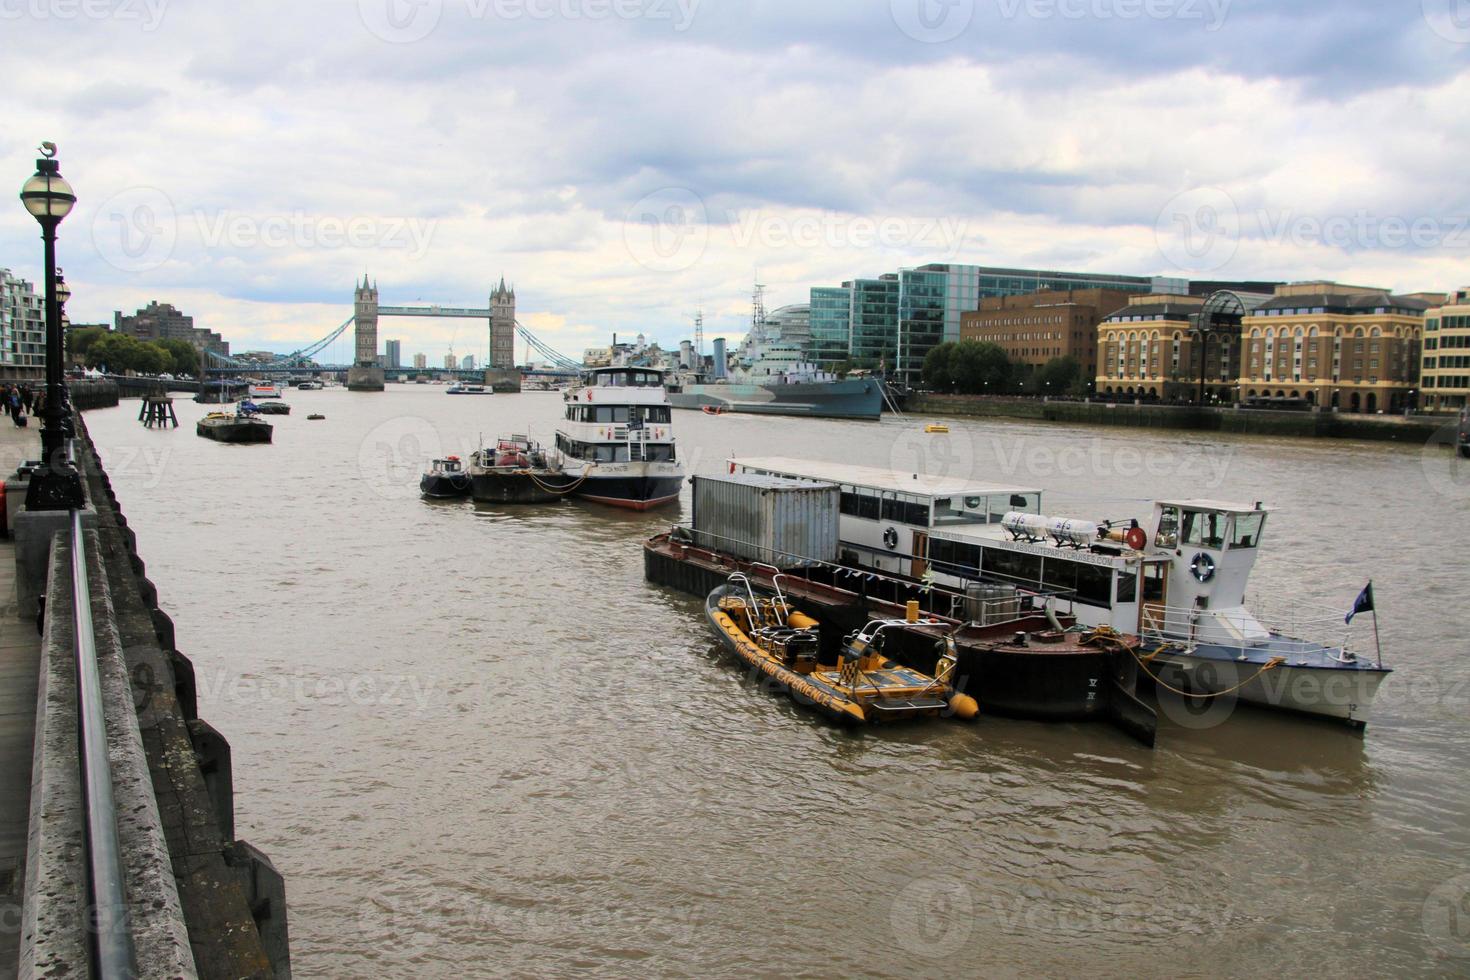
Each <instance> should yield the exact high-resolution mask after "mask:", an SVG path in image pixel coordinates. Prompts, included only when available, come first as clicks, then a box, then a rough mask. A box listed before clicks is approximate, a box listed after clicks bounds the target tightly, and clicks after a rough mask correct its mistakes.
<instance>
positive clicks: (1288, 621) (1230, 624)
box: [1139, 603, 1358, 663]
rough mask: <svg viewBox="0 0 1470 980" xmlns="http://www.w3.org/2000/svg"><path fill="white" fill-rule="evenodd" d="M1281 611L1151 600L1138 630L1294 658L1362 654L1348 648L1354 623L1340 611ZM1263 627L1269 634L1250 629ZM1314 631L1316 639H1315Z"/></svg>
mask: <svg viewBox="0 0 1470 980" xmlns="http://www.w3.org/2000/svg"><path fill="white" fill-rule="evenodd" d="M1278 612H1279V615H1278V616H1272V615H1261V614H1259V613H1257V612H1255V611H1253V610H1246V611H1239V610H1209V609H1197V608H1194V607H1189V606H1161V605H1158V604H1157V603H1147V604H1145V606H1144V608H1143V613H1142V619H1141V622H1140V629H1139V632H1140V633H1141V634H1142V636H1143V638H1144V639H1145V640H1149V641H1153V642H1156V643H1161V644H1162V643H1167V644H1174V645H1178V646H1182V647H1185V648H1186V649H1193V648H1194V647H1195V646H1198V645H1200V644H1204V645H1207V646H1211V647H1220V648H1222V649H1225V650H1230V651H1234V652H1235V653H1236V654H1237V655H1238V656H1244V655H1246V654H1247V653H1269V654H1271V655H1272V656H1282V657H1286V658H1287V659H1288V660H1290V661H1292V662H1296V661H1298V660H1302V659H1307V658H1311V657H1317V656H1321V657H1324V658H1326V659H1328V660H1333V661H1336V662H1338V663H1353V662H1355V661H1356V660H1357V659H1358V655H1357V654H1356V653H1355V652H1354V651H1353V650H1352V649H1350V641H1351V639H1352V635H1351V634H1352V631H1351V628H1350V627H1348V626H1346V625H1345V624H1344V623H1343V621H1342V616H1341V615H1332V616H1323V615H1321V611H1320V610H1317V609H1312V610H1310V612H1303V611H1301V610H1296V611H1292V610H1290V609H1286V610H1280V611H1278ZM1259 629H1265V630H1266V631H1267V632H1268V634H1269V636H1265V637H1262V636H1259V635H1252V634H1253V633H1255V632H1256V631H1257V630H1259ZM1314 637H1315V639H1314Z"/></svg>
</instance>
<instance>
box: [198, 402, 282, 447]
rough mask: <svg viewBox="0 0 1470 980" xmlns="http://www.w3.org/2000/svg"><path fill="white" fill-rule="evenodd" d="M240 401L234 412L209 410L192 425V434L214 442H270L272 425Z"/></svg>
mask: <svg viewBox="0 0 1470 980" xmlns="http://www.w3.org/2000/svg"><path fill="white" fill-rule="evenodd" d="M253 409H254V406H251V405H250V403H249V402H242V403H241V405H240V407H239V408H237V409H236V410H235V411H234V412H210V413H209V414H208V415H206V416H204V418H202V419H200V420H199V421H198V422H197V423H196V424H195V426H194V434H195V435H198V436H202V437H203V438H205V439H213V440H214V441H215V442H270V441H271V431H272V426H271V424H270V423H269V422H267V421H266V420H265V419H263V418H261V417H259V416H258V415H256V414H255V412H254V411H253Z"/></svg>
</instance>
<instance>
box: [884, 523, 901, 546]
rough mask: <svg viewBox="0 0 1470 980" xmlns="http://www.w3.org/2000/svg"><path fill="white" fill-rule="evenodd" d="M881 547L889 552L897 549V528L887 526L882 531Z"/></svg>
mask: <svg viewBox="0 0 1470 980" xmlns="http://www.w3.org/2000/svg"><path fill="white" fill-rule="evenodd" d="M883 545H884V547H886V548H887V549H888V550H889V551H892V550H893V549H895V548H897V547H898V528H896V527H892V526H889V527H886V528H884V529H883Z"/></svg>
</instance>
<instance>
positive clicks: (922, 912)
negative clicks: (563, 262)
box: [87, 386, 1470, 978]
mask: <svg viewBox="0 0 1470 980" xmlns="http://www.w3.org/2000/svg"><path fill="white" fill-rule="evenodd" d="M287 397H288V400H289V401H290V402H291V404H292V405H293V406H294V412H293V414H292V415H291V416H289V417H277V418H274V419H272V421H273V423H274V424H275V426H276V428H275V442H274V444H273V445H271V446H226V445H220V444H217V443H214V442H210V441H208V440H204V439H200V438H197V437H196V436H195V435H194V433H193V431H192V430H193V423H194V419H195V418H197V417H198V416H199V415H200V414H201V413H202V412H203V411H204V410H205V409H204V407H203V406H198V405H195V404H193V403H191V402H188V401H183V400H181V401H180V402H179V403H178V405H177V408H178V413H179V418H180V421H181V423H182V427H181V428H179V429H177V430H170V431H156V430H153V431H150V430H146V429H144V428H143V427H142V426H141V425H140V424H139V423H138V422H137V421H136V416H137V403H136V402H135V401H127V402H124V403H123V404H122V406H120V407H119V408H116V409H104V410H98V411H93V412H89V413H88V414H87V424H88V426H89V428H90V430H91V433H92V435H93V437H94V440H95V442H96V444H97V447H98V450H99V452H100V453H101V455H102V457H103V460H104V463H105V465H106V466H107V468H108V471H109V473H110V474H111V477H112V481H113V485H114V487H115V488H116V491H117V493H118V496H119V498H120V501H121V504H122V507H123V510H124V512H125V513H126V515H127V517H128V520H129V523H130V525H131V526H132V527H133V528H134V529H135V530H136V531H137V533H138V539H139V551H140V553H141V554H142V556H143V558H144V559H145V561H146V562H147V564H148V573H149V575H150V576H151V577H152V579H153V580H154V582H155V583H156V584H157V585H158V588H159V592H160V597H161V604H162V606H163V607H164V609H165V610H166V611H167V612H168V613H169V614H170V615H171V616H172V617H173V618H174V621H175V623H176V624H177V627H178V638H179V644H180V646H181V648H182V649H183V651H184V653H186V654H187V655H188V656H189V657H191V658H192V660H193V662H194V665H195V668H196V671H197V674H198V684H199V702H200V703H199V709H200V714H201V716H202V717H204V718H205V719H206V720H208V721H209V722H210V723H211V724H212V725H213V726H214V727H216V728H217V729H219V731H220V732H221V733H222V734H223V735H224V736H225V737H226V738H228V739H229V740H230V743H231V745H232V747H233V751H234V780H235V806H236V819H237V833H238V835H239V836H240V837H242V838H244V839H247V840H249V841H251V842H252V843H254V844H255V845H256V846H258V847H260V848H261V849H263V850H264V851H265V852H266V853H267V854H269V855H270V856H271V858H272V859H273V861H274V862H275V864H276V866H277V867H278V868H279V869H280V870H281V871H282V872H283V873H284V875H285V877H286V887H287V896H288V904H289V909H290V913H289V914H290V929H291V939H292V962H293V967H294V970H295V974H296V976H298V977H346V976H369V975H371V976H384V977H410V976H412V977H456V978H457V977H463V976H481V975H511V974H515V975H527V974H543V975H544V974H567V973H572V972H584V973H587V974H596V975H617V976H670V975H686V976H689V975H700V976H744V975H752V974H764V975H772V974H778V973H779V974H782V975H793V976H795V975H837V974H846V975H859V976H872V975H895V974H916V975H924V976H953V975H957V974H973V973H983V974H985V975H990V976H1016V975H1038V974H1039V975H1075V974H1081V973H1094V972H1100V973H1103V974H1120V975H1121V974H1130V975H1139V976H1173V975H1179V974H1189V975H1227V974H1254V975H1260V974H1279V975H1287V974H1292V973H1305V972H1308V971H1310V972H1312V973H1318V974H1322V975H1355V976H1363V975H1387V974H1398V975H1464V974H1465V973H1466V972H1467V971H1470V820H1467V804H1470V737H1467V735H1470V720H1467V719H1470V710H1467V708H1470V643H1467V640H1466V622H1465V620H1466V616H1467V602H1466V600H1467V596H1470V589H1467V586H1466V574H1465V571H1464V562H1465V557H1466V555H1467V554H1470V467H1466V468H1465V469H1461V468H1460V467H1459V466H1458V465H1456V464H1454V463H1452V462H1451V460H1450V457H1449V454H1448V453H1447V452H1445V451H1444V450H1442V449H1421V448H1420V447H1418V446H1411V447H1404V446H1395V445H1388V444H1367V443H1350V442H1338V441H1327V440H1322V441H1304V440H1285V439H1263V438H1256V437H1231V436H1220V435H1216V434H1208V435H1206V434H1196V433H1181V432H1152V431H1141V430H1133V429H1106V428H1098V429H1075V428H1067V427H1062V426H1052V425H1046V424H1041V423H1028V422H1017V421H986V420H950V425H951V429H952V432H951V434H950V435H949V436H947V437H940V436H929V435H924V434H922V433H921V432H920V431H919V430H920V428H921V427H922V420H919V419H915V418H906V419H901V420H900V419H892V418H885V420H884V421H883V422H881V423H859V422H839V421H820V420H804V419H802V420H798V419H758V418H752V417H744V416H724V417H709V416H704V415H701V414H699V413H690V412H678V413H675V417H674V421H675V425H676V428H677V430H678V433H679V439H680V444H681V452H682V454H683V455H684V457H685V459H686V463H687V464H688V465H689V467H690V468H691V470H692V471H697V472H716V471H719V470H720V469H721V468H722V467H723V460H724V459H725V458H726V457H727V456H729V455H738V454H747V455H749V454H762V455H767V454H777V453H779V454H782V455H792V456H806V457H810V458H814V459H830V460H840V461H846V462H859V463H867V464H869V465H878V466H888V465H893V466H897V467H899V468H901V469H904V470H912V469H914V468H915V466H916V465H922V466H924V467H925V468H926V469H928V470H930V471H940V470H943V471H945V472H948V473H950V474H954V475H967V474H968V475H974V476H975V477H977V478H978V479H980V480H983V481H985V482H999V481H1002V480H1005V481H1010V480H1020V481H1024V482H1027V483H1031V484H1034V485H1038V486H1042V487H1045V488H1046V495H1045V497H1044V498H1043V504H1044V507H1043V509H1044V510H1046V511H1048V512H1050V513H1059V514H1065V515H1069V516H1073V515H1079V516H1097V517H1107V518H1115V517H1128V516H1139V517H1143V516H1145V514H1146V513H1147V508H1148V502H1149V501H1150V500H1151V499H1153V498H1155V497H1170V496H1177V497H1205V496H1208V497H1217V498H1226V499H1238V500H1247V501H1255V500H1262V501H1265V503H1266V505H1267V506H1268V507H1270V508H1272V510H1273V515H1272V517H1271V519H1270V521H1269V522H1268V525H1267V528H1266V535H1265V540H1264V548H1263V551H1262V555H1261V559H1260V562H1259V564H1258V565H1257V568H1256V571H1255V573H1254V577H1253V580H1252V584H1253V590H1264V591H1268V592H1272V593H1290V594H1300V595H1303V596H1306V597H1308V598H1310V599H1312V600H1314V601H1320V602H1323V603H1327V604H1331V605H1334V606H1338V607H1341V608H1342V609H1343V610H1344V611H1346V609H1347V608H1348V607H1349V606H1350V604H1351V602H1352V599H1353V597H1354V596H1356V595H1357V593H1358V590H1359V589H1361V588H1362V586H1363V584H1364V582H1366V581H1367V580H1368V579H1369V578H1370V577H1371V578H1372V579H1373V582H1374V588H1375V592H1376V596H1377V602H1378V607H1379V616H1380V620H1381V625H1382V641H1383V648H1384V659H1385V661H1386V663H1388V664H1389V665H1390V666H1393V667H1395V668H1396V672H1395V673H1394V674H1393V675H1392V676H1391V677H1390V679H1389V680H1388V681H1387V682H1386V683H1385V685H1384V687H1383V689H1382V691H1381V692H1380V695H1379V699H1378V704H1377V708H1376V711H1375V715H1374V720H1373V721H1372V723H1371V724H1370V726H1369V728H1368V730H1367V732H1366V733H1365V734H1363V735H1361V736H1360V735H1356V734H1354V733H1352V732H1350V731H1348V730H1346V729H1342V728H1338V727H1336V726H1331V725H1324V724H1318V723H1313V722H1306V721H1301V720H1295V719H1290V718H1283V717H1279V716H1275V715H1271V714H1266V713H1263V712H1256V711H1252V710H1249V709H1240V710H1238V711H1235V712H1233V713H1231V715H1230V717H1228V718H1226V719H1224V720H1223V721H1222V722H1221V723H1219V724H1208V725H1202V724H1199V723H1195V722H1192V721H1191V719H1190V718H1188V717H1185V718H1182V719H1177V720H1176V719H1174V718H1170V717H1168V716H1162V717H1161V720H1160V731H1159V738H1158V746H1157V748H1155V749H1153V750H1149V749H1146V748H1144V747H1142V746H1140V745H1138V744H1135V743H1134V742H1132V741H1130V740H1129V739H1128V738H1126V737H1125V736H1123V735H1122V734H1120V733H1119V732H1117V731H1116V730H1114V729H1112V728H1110V727H1107V726H1105V725H1087V724H1075V725H1074V724H1042V723H1036V722H1028V721H1018V720H1007V719H1000V718H982V719H981V720H980V721H979V722H978V723H977V724H975V725H973V726H965V725H960V724H956V723H949V722H932V723H928V724H921V725H915V726H906V727H896V728H890V729H883V730H874V731H856V732H853V731H846V730H842V729H839V728H836V727H833V726H832V725H830V724H828V723H826V722H825V721H823V720H821V719H820V718H819V717H817V716H815V715H813V714H811V713H809V712H806V711H803V710H801V709H799V708H797V707H796V706H794V705H793V704H791V703H790V702H788V701H787V700H785V699H781V698H775V697H769V696H766V695H763V694H761V693H759V692H758V691H756V690H755V689H754V688H753V687H752V686H751V685H750V684H749V683H748V682H747V681H746V680H745V677H744V675H743V673H742V671H741V670H739V669H738V668H737V666H736V665H735V663H734V661H732V660H731V659H730V658H728V657H726V656H725V655H723V654H721V653H720V652H719V651H718V650H717V648H716V647H715V645H714V643H713V641H712V639H711V637H710V636H709V634H708V632H707V630H706V627H705V625H704V623H703V621H702V617H701V615H700V603H699V602H698V601H697V600H695V599H692V598H689V597H686V596H683V595H680V594H677V593H674V592H671V591H668V590H665V589H662V588H658V587H655V586H651V585H648V584H645V583H644V581H643V564H642V554H641V551H640V547H639V546H640V543H641V542H642V541H643V539H644V538H646V537H648V536H649V535H651V534H653V533H655V532H657V531H659V530H661V529H663V528H665V527H666V526H667V525H668V524H669V523H670V522H671V521H673V520H675V519H677V518H679V517H680V515H681V513H682V514H684V515H687V514H688V500H687V497H688V494H687V488H686V494H685V501H684V502H683V504H682V508H683V509H682V510H681V508H680V507H671V508H666V509H664V510H662V511H660V512H655V513H652V514H641V515H639V514H631V513H625V512H622V511H615V510H611V509H608V508H603V507H599V506H597V505H592V504H582V503H576V502H571V503H563V504H559V505H553V506H550V507H541V508H535V509H524V510H496V509H491V508H487V507H476V506H475V505H473V504H470V503H468V502H465V503H458V502H451V503H431V502H425V501H423V500H420V499H419V496H418V490H417V484H418V475H419V472H420V470H421V469H422V464H423V463H424V461H425V460H427V459H428V458H429V457H430V456H433V455H436V454H442V453H455V452H457V453H459V454H460V455H468V452H469V450H470V449H471V448H472V447H473V446H474V445H475V443H476V440H477V439H478V438H479V436H480V435H481V434H483V435H484V437H485V438H487V439H488V438H493V437H494V436H496V435H499V434H504V433H509V432H512V431H514V432H529V433H530V434H531V435H533V436H535V437H538V438H540V439H542V441H543V442H550V441H551V440H550V437H551V434H552V430H553V428H554V425H555V419H556V417H557V415H558V414H559V413H560V408H561V397H560V395H558V394H554V393H544V392H543V393H534V392H528V393H525V394H521V395H498V396H494V397H464V398H448V397H445V395H444V389H443V388H438V387H422V386H407V387H400V386H391V387H390V390H389V391H388V392H386V393H384V394H355V393H350V392H347V391H343V390H340V389H328V390H325V391H316V392H294V391H293V392H290V393H289V394H288V396H287ZM312 411H315V412H321V413H323V414H325V415H326V419H325V420H323V421H309V420H307V419H306V417H305V416H306V413H307V412H312Z"/></svg>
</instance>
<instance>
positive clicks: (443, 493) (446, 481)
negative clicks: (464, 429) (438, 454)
mask: <svg viewBox="0 0 1470 980" xmlns="http://www.w3.org/2000/svg"><path fill="white" fill-rule="evenodd" d="M419 492H420V493H422V494H423V495H424V496H425V497H429V498H431V499H433V500H453V499H454V498H456V497H468V496H469V495H470V476H469V474H468V473H466V472H465V470H464V465H463V464H462V463H461V462H460V458H459V457H458V456H449V457H447V458H445V459H436V460H434V462H433V463H432V464H430V466H429V472H427V473H425V474H424V475H423V477H422V478H421V479H420V480H419Z"/></svg>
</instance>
